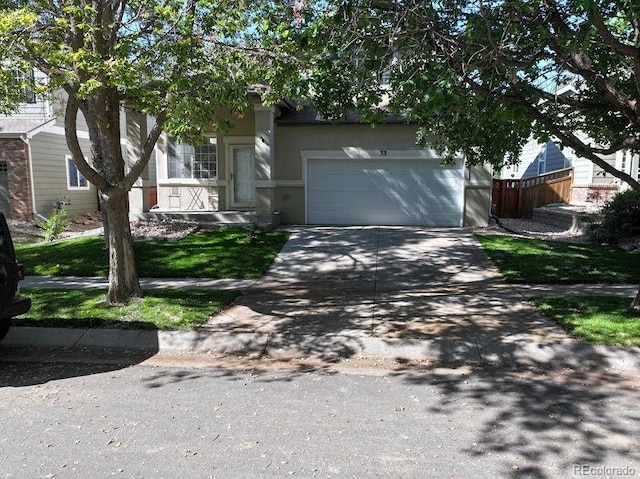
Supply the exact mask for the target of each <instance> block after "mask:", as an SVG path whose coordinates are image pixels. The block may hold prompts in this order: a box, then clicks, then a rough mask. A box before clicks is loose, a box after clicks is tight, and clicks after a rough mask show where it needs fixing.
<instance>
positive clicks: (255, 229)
mask: <svg viewBox="0 0 640 479" xmlns="http://www.w3.org/2000/svg"><path fill="white" fill-rule="evenodd" d="M242 229H243V231H244V232H245V234H246V235H247V237H246V241H247V242H248V243H250V244H255V243H257V242H258V239H259V237H260V233H261V228H260V218H258V215H253V216H251V217H250V218H249V222H248V223H247V224H246V225H245V226H244V227H243V228H242Z"/></svg>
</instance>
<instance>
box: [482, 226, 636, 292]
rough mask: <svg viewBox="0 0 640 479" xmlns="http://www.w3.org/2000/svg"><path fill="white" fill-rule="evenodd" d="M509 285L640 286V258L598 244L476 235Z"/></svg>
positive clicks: (633, 254)
mask: <svg viewBox="0 0 640 479" xmlns="http://www.w3.org/2000/svg"><path fill="white" fill-rule="evenodd" d="M476 238H478V240H479V241H480V243H482V246H483V247H484V249H485V250H486V251H487V254H488V255H489V257H490V258H491V260H492V261H493V262H494V263H495V264H496V266H497V267H498V269H500V272H501V273H502V274H503V275H504V276H505V278H506V279H507V281H509V282H512V283H533V284H535V283H538V284H580V283H584V284H597V283H603V284H617V283H638V282H640V254H638V253H631V252H628V251H624V250H622V249H619V248H612V247H605V246H600V245H595V244H574V243H566V242H562V241H546V240H541V239H534V238H519V237H514V236H505V235H488V234H476Z"/></svg>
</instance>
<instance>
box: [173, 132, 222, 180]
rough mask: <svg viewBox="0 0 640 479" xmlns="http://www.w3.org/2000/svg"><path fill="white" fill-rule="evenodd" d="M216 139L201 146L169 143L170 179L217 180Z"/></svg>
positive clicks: (211, 139)
mask: <svg viewBox="0 0 640 479" xmlns="http://www.w3.org/2000/svg"><path fill="white" fill-rule="evenodd" d="M217 156H218V155H217V149H216V139H215V138H209V139H208V140H207V141H206V142H205V143H202V144H201V145H197V146H192V145H188V144H186V143H176V142H174V141H170V142H169V152H168V163H169V178H197V179H216V178H217V176H218V171H217V167H218V164H217V163H218V162H217Z"/></svg>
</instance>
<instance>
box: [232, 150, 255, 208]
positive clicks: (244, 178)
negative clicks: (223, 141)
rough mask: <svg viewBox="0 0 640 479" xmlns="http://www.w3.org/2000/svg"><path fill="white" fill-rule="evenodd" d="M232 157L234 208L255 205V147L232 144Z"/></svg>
mask: <svg viewBox="0 0 640 479" xmlns="http://www.w3.org/2000/svg"><path fill="white" fill-rule="evenodd" d="M231 158H232V160H231V161H232V165H231V199H232V200H231V205H232V207H234V208H243V207H245V208H246V207H252V206H255V203H256V189H255V180H254V162H255V161H254V160H255V147H254V146H253V145H251V146H249V145H243V146H232V147H231Z"/></svg>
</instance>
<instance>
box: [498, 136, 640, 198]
mask: <svg viewBox="0 0 640 479" xmlns="http://www.w3.org/2000/svg"><path fill="white" fill-rule="evenodd" d="M605 160H606V161H607V162H608V163H609V164H611V165H612V166H615V167H616V168H618V169H621V170H623V171H625V172H627V173H629V174H631V176H633V177H634V178H637V177H638V157H637V155H636V156H634V155H632V154H631V153H630V152H618V153H616V154H613V155H610V156H608V157H606V158H605ZM564 168H573V170H574V171H573V175H574V176H573V186H572V193H571V202H572V203H586V202H590V203H592V202H602V201H606V200H608V199H610V198H611V197H613V196H614V195H615V194H616V193H617V192H618V191H620V190H622V189H624V188H625V185H621V182H620V180H618V179H617V178H615V177H613V176H611V175H610V174H608V173H606V172H605V171H604V170H603V169H602V168H600V167H599V166H597V165H595V164H594V163H593V162H592V161H590V160H588V159H586V158H582V157H579V156H577V155H576V154H575V153H574V152H573V151H572V150H571V149H564V150H562V149H560V148H559V147H558V146H557V145H556V143H554V142H553V141H552V140H549V141H547V142H546V143H539V142H537V141H536V140H533V139H532V140H530V141H529V142H528V143H527V144H526V145H525V147H524V148H523V150H522V153H521V155H520V163H519V164H518V165H511V166H507V167H505V168H503V170H502V173H501V177H502V178H503V179H523V178H531V177H533V176H537V175H543V174H546V173H550V172H553V171H557V170H561V169H564Z"/></svg>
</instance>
